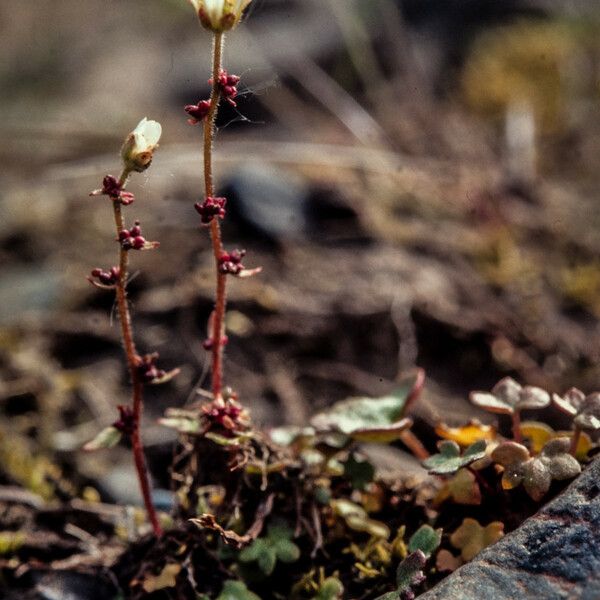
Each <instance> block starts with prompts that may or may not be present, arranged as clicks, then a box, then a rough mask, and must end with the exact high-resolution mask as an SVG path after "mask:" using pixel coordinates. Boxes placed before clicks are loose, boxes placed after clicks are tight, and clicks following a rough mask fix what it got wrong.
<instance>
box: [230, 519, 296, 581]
mask: <svg viewBox="0 0 600 600" xmlns="http://www.w3.org/2000/svg"><path fill="white" fill-rule="evenodd" d="M292 536H293V531H292V530H291V529H290V528H289V527H288V526H287V525H285V524H278V523H274V524H272V525H270V526H269V527H268V529H267V535H266V537H262V538H258V539H257V540H254V541H253V542H252V544H251V545H250V546H248V547H247V548H244V549H243V550H242V551H241V552H240V554H239V559H240V561H242V562H253V561H256V562H257V563H258V566H259V568H260V570H261V571H262V572H263V573H264V574H265V575H267V576H268V575H271V574H272V573H273V571H274V570H275V566H276V564H277V560H280V561H281V562H284V563H291V562H295V561H297V560H298V559H299V558H300V548H298V546H296V544H294V542H292V541H291V539H290V538H291V537H292Z"/></svg>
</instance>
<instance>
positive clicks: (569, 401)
mask: <svg viewBox="0 0 600 600" xmlns="http://www.w3.org/2000/svg"><path fill="white" fill-rule="evenodd" d="M584 400H585V394H584V393H583V392H582V391H581V390H578V389H577V388H571V389H569V390H567V391H566V392H565V394H564V396H559V395H558V394H552V402H553V403H554V406H556V408H558V409H559V410H561V411H562V412H564V413H566V414H567V415H570V416H572V417H574V416H575V415H576V414H577V413H578V412H579V410H580V409H581V407H582V405H583V402H584Z"/></svg>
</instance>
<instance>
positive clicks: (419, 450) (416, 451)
mask: <svg viewBox="0 0 600 600" xmlns="http://www.w3.org/2000/svg"><path fill="white" fill-rule="evenodd" d="M400 439H401V440H402V441H403V442H404V444H405V445H406V446H407V447H408V449H409V450H410V451H411V452H412V453H413V455H414V456H415V457H416V458H418V459H419V460H426V459H427V458H429V457H430V456H431V455H430V454H429V452H427V448H425V446H423V444H422V443H421V440H419V438H418V437H417V436H416V435H415V434H414V433H413V432H412V431H411V430H410V429H405V430H404V431H403V432H402V433H401V434H400Z"/></svg>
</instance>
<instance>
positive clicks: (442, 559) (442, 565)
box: [435, 550, 463, 573]
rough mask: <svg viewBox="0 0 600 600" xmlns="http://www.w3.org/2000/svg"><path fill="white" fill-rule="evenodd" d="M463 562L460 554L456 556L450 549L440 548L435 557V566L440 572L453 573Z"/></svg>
mask: <svg viewBox="0 0 600 600" xmlns="http://www.w3.org/2000/svg"><path fill="white" fill-rule="evenodd" d="M462 564H463V561H462V560H461V558H460V556H454V554H452V552H450V551H449V550H440V551H439V552H438V553H437V556H436V557H435V568H436V569H437V570H438V571H439V572H440V573H451V572H452V571H456V569H458V567H460V566H461V565H462Z"/></svg>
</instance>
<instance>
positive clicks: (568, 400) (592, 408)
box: [552, 388, 600, 455]
mask: <svg viewBox="0 0 600 600" xmlns="http://www.w3.org/2000/svg"><path fill="white" fill-rule="evenodd" d="M552 402H553V403H554V405H555V406H556V407H557V408H558V409H559V410H561V411H562V412H564V413H566V414H568V415H569V416H571V417H573V427H574V429H575V431H574V433H573V440H572V442H571V454H573V455H575V453H576V452H577V445H578V443H579V438H580V437H581V432H582V431H587V432H590V433H594V432H596V431H598V430H600V392H593V393H592V394H589V395H587V396H586V395H585V394H584V393H583V392H582V391H581V390H578V389H577V388H571V389H570V390H568V391H567V392H566V393H565V395H564V396H559V395H558V394H553V396H552Z"/></svg>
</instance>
